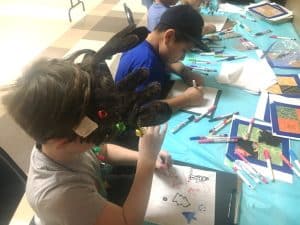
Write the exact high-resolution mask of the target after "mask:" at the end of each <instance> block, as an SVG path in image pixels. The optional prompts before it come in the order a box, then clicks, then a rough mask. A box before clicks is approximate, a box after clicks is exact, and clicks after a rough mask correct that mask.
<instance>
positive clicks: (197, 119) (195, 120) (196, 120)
mask: <svg viewBox="0 0 300 225" xmlns="http://www.w3.org/2000/svg"><path fill="white" fill-rule="evenodd" d="M215 108H216V106H215V105H213V106H211V107H210V108H209V109H208V110H207V111H206V112H205V113H203V114H202V115H201V116H199V117H196V118H195V119H194V122H198V121H200V120H201V119H202V118H203V117H205V116H207V115H208V114H209V113H211V112H212V111H214V110H215Z"/></svg>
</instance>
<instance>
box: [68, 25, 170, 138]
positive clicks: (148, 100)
mask: <svg viewBox="0 0 300 225" xmlns="http://www.w3.org/2000/svg"><path fill="white" fill-rule="evenodd" d="M147 35H148V30H147V29H146V28H145V27H138V28H136V27H135V26H128V27H126V28H125V29H123V30H122V31H120V32H119V33H117V34H116V35H114V36H113V37H112V38H111V39H110V40H109V41H108V42H107V43H106V44H105V45H104V46H103V47H102V48H101V49H100V50H99V51H97V52H95V51H93V50H90V49H83V50H79V51H77V52H75V53H73V54H72V55H71V56H69V57H68V58H66V59H65V60H66V61H70V62H72V63H74V62H75V60H76V59H77V58H78V57H79V56H80V55H84V57H83V60H82V61H81V63H78V66H79V67H80V69H81V70H83V71H86V72H88V73H89V74H90V75H91V80H92V82H91V83H92V84H91V85H92V92H93V93H92V94H91V99H90V103H89V105H88V109H87V110H86V111H87V116H89V117H90V118H91V119H92V120H93V121H95V122H96V123H97V124H98V125H99V127H98V129H96V130H95V131H94V132H93V133H92V134H91V135H89V136H88V137H87V139H88V140H89V141H93V142H95V143H100V142H101V141H108V140H111V138H113V136H114V135H116V134H117V133H120V131H122V130H124V129H123V128H124V127H126V128H128V127H129V128H139V127H143V126H153V125H158V124H161V123H163V122H165V121H167V120H168V119H169V118H170V116H171V113H172V111H171V108H170V107H169V105H168V104H166V103H163V102H160V101H157V100H156V99H157V98H158V97H159V96H160V91H161V89H160V85H159V83H155V82H154V83H151V84H149V85H148V86H147V87H146V88H145V89H144V90H143V91H140V92H136V91H135V89H136V87H137V86H139V84H141V83H143V82H144V81H145V80H146V79H147V77H148V71H147V70H145V69H139V70H137V71H135V72H133V73H131V74H129V75H128V76H126V78H125V79H124V80H122V81H121V82H119V83H118V85H115V83H114V81H113V77H112V75H111V73H110V70H109V68H108V66H107V64H106V62H105V60H106V59H109V58H110V57H112V56H113V55H114V54H116V53H119V52H123V51H127V50H129V49H130V48H132V47H134V46H136V45H138V44H139V43H141V42H142V41H143V40H144V39H145V38H146V37H147ZM120 126H121V127H123V128H120Z"/></svg>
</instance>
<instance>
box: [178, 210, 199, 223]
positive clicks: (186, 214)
mask: <svg viewBox="0 0 300 225" xmlns="http://www.w3.org/2000/svg"><path fill="white" fill-rule="evenodd" d="M182 215H183V216H184V217H185V219H186V220H187V223H188V224H190V223H191V221H192V220H197V218H196V217H195V212H182Z"/></svg>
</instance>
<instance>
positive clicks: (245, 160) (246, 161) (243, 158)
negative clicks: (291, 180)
mask: <svg viewBox="0 0 300 225" xmlns="http://www.w3.org/2000/svg"><path fill="white" fill-rule="evenodd" d="M234 153H235V154H236V155H237V156H238V157H239V158H240V159H241V160H243V161H244V162H245V163H246V164H247V165H248V168H249V169H250V170H251V172H252V173H253V174H255V175H256V176H258V177H259V178H260V179H261V181H262V182H264V183H265V184H268V183H269V182H268V180H267V179H266V178H265V177H264V176H263V175H262V174H260V173H259V172H258V171H257V170H256V169H255V168H254V167H253V166H252V165H251V163H250V162H249V161H248V160H247V159H246V158H245V157H244V156H243V155H242V154H241V153H240V152H239V151H238V150H235V151H234Z"/></svg>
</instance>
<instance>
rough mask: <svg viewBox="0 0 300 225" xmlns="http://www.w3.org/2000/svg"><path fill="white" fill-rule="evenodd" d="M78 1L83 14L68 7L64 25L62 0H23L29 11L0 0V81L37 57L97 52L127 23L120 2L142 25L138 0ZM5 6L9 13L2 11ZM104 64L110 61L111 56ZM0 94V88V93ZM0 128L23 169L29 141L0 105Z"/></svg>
mask: <svg viewBox="0 0 300 225" xmlns="http://www.w3.org/2000/svg"><path fill="white" fill-rule="evenodd" d="M83 1H84V2H85V5H86V14H84V13H83V12H82V11H81V8H80V6H78V9H77V8H76V9H74V11H72V17H73V18H74V22H72V23H69V21H68V19H67V14H66V10H65V9H66V8H67V7H69V5H68V4H67V3H66V2H64V1H58V0H57V1H56V0H55V1H50V0H48V4H45V3H44V1H43V3H44V5H41V3H40V1H38V0H30V1H28V2H30V3H31V4H32V5H34V6H35V7H33V9H35V10H33V11H32V7H31V8H30V7H29V6H28V5H27V6H26V5H25V4H24V2H23V1H22V0H14V1H13V0H1V3H0V21H1V22H0V25H1V24H4V22H5V21H6V23H5V26H6V29H7V32H6V35H3V36H2V37H1V38H0V49H1V50H2V51H1V52H2V56H1V58H0V60H1V62H5V63H4V68H3V69H1V70H2V74H6V77H5V76H1V78H0V85H3V84H9V83H11V81H12V80H14V79H15V78H16V77H17V76H18V75H19V74H20V71H21V70H22V68H24V66H25V65H26V64H28V63H29V62H30V61H32V60H33V59H35V58H37V57H63V56H64V55H66V54H69V53H70V52H72V51H75V50H78V49H81V48H90V49H94V50H98V49H99V48H100V47H101V46H103V44H104V43H105V42H106V41H107V40H108V39H109V38H110V37H111V36H112V35H113V34H114V33H116V32H117V31H119V30H121V29H122V28H124V27H125V26H126V25H127V24H128V23H127V20H126V17H125V13H124V10H123V2H126V4H127V5H128V6H129V7H130V8H131V10H132V11H133V13H134V15H133V16H134V19H135V22H136V24H138V25H145V24H146V8H145V7H144V6H142V5H141V3H140V1H138V0H126V1H125V0H123V1H119V0H102V1H97V5H96V4H95V0H83ZM46 2H47V1H46ZM54 2H57V4H58V5H59V6H57V5H55V4H54ZM62 2H64V3H62ZM67 2H69V1H67ZM74 2H75V1H74ZM89 4H90V6H89ZM22 7H23V8H22ZM55 9H56V10H55ZM62 9H64V10H62ZM7 10H8V11H9V10H10V11H11V12H12V13H11V14H10V15H6V14H7V12H8V11H7ZM26 10H27V11H26ZM43 10H44V11H43ZM41 11H42V12H43V13H42V12H41ZM46 12H47V13H46ZM3 14H5V15H3ZM20 14H21V15H22V16H23V17H21V16H20ZM53 14H56V15H53ZM84 15H85V16H84ZM80 17H81V18H80ZM3 18H4V20H5V21H4V20H3ZM9 31H13V32H9ZM2 32H3V30H2V31H1V33H2ZM7 59H11V60H10V61H7ZM108 63H109V65H115V64H116V62H115V61H114V58H113V59H112V60H111V61H110V62H108ZM1 95H3V92H0V97H1ZM0 132H1V135H0V146H2V147H3V148H4V149H5V150H6V151H7V152H8V153H9V154H10V155H11V156H12V157H13V159H14V160H15V161H16V162H17V163H18V164H19V165H20V167H21V168H22V169H23V170H24V171H25V172H27V169H28V162H29V154H30V150H31V147H32V145H33V143H34V142H33V140H32V139H31V138H29V137H28V136H27V135H26V134H25V133H24V132H23V131H22V130H21V129H20V128H19V127H18V126H17V125H16V124H15V123H14V122H13V121H12V120H11V118H9V116H8V115H7V114H6V113H5V111H4V108H3V106H1V104H0Z"/></svg>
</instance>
